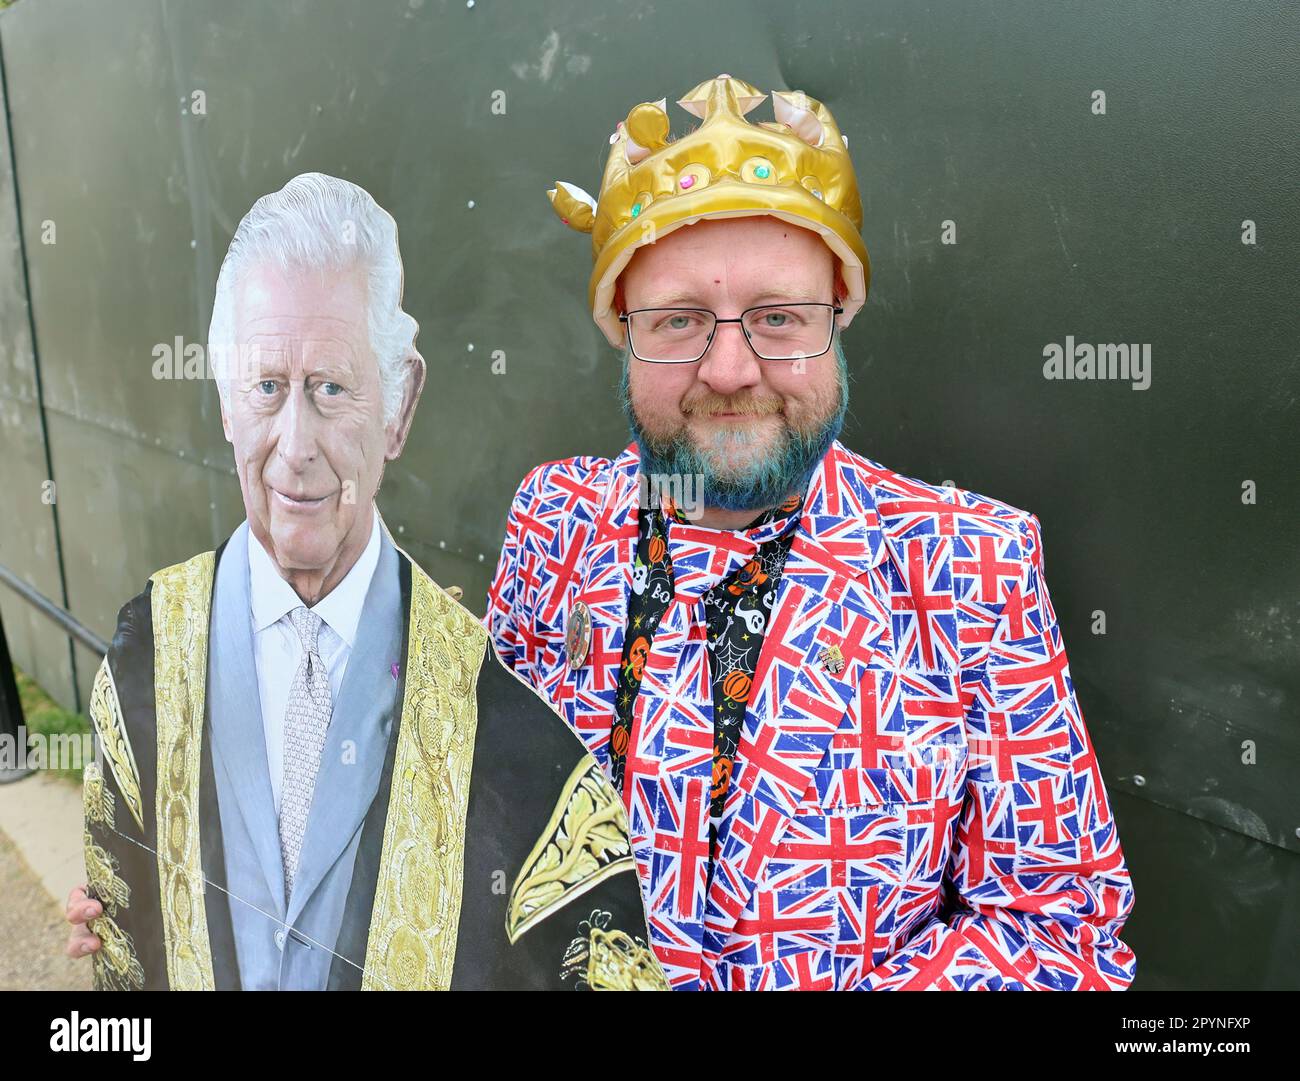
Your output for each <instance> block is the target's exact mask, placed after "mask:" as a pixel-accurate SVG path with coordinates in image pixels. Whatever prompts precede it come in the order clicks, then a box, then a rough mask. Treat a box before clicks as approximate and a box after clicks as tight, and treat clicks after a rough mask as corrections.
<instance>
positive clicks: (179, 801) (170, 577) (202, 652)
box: [150, 552, 215, 991]
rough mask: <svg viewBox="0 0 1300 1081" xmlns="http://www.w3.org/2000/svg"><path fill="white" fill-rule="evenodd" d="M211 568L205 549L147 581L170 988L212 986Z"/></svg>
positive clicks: (161, 879) (160, 866) (160, 857)
mask: <svg viewBox="0 0 1300 1081" xmlns="http://www.w3.org/2000/svg"><path fill="white" fill-rule="evenodd" d="M214 568H215V560H214V559H213V554H212V553H211V552H205V553H203V554H202V555H198V556H195V557H194V558H193V559H191V560H189V561H188V562H186V563H178V564H176V566H174V567H168V568H167V569H166V570H161V571H159V572H158V573H157V574H155V575H154V576H153V578H152V579H151V581H152V582H153V592H152V594H151V595H150V596H151V601H152V609H153V642H154V707H155V712H156V714H157V721H158V797H157V801H156V808H155V813H156V815H157V823H158V882H159V890H160V895H161V898H162V921H163V935H164V939H165V941H166V945H167V982H168V984H169V985H170V987H171V989H172V990H173V991H210V990H212V988H213V986H214V983H213V977H212V946H211V943H210V942H209V940H208V919H207V911H206V909H205V907H204V901H203V856H202V850H201V849H200V847H199V763H200V760H201V752H202V742H203V708H204V694H205V687H206V681H207V673H208V616H209V612H210V609H211V605H212V575H213V571H214Z"/></svg>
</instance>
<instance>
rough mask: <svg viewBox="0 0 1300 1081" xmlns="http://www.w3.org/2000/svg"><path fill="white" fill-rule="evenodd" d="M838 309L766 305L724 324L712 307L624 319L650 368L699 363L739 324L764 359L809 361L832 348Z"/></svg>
mask: <svg viewBox="0 0 1300 1081" xmlns="http://www.w3.org/2000/svg"><path fill="white" fill-rule="evenodd" d="M843 311H844V309H843V308H841V307H838V306H836V305H834V304H816V303H805V302H803V301H797V302H792V303H789V304H763V305H760V306H759V307H757V308H746V309H745V310H744V311H743V312H741V313H740V315H739V316H738V317H736V318H735V319H719V318H718V316H717V314H716V313H714V312H711V311H709V309H708V308H638V309H636V310H635V311H630V312H627V313H626V314H625V315H620V316H619V317H618V320H619V322H620V323H625V324H626V325H627V341H628V345H629V347H630V348H631V350H632V355H633V356H634V357H636V359H637V360H643V361H645V362H646V363H647V364H694V363H695V362H696V361H698V360H700V359H701V358H702V357H703V356H704V354H705V353H707V352H708V351H709V346H710V345H711V344H713V335H714V334H716V333H717V330H718V327H719V326H720V325H721V324H723V323H739V324H740V329H741V330H742V331H743V332H744V335H745V341H747V342H748V343H749V347H750V349H752V350H753V351H754V355H755V356H757V357H758V358H759V359H760V360H807V359H809V358H811V357H819V356H821V355H822V354H823V353H824V352H826V350H828V349H829V348H830V347H831V339H832V337H833V336H834V334H835V317H836V316H837V315H839V314H841V313H842V312H843Z"/></svg>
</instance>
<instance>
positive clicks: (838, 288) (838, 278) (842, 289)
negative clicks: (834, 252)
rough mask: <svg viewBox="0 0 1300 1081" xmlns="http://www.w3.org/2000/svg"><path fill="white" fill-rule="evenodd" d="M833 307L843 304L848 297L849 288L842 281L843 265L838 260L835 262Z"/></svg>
mask: <svg viewBox="0 0 1300 1081" xmlns="http://www.w3.org/2000/svg"><path fill="white" fill-rule="evenodd" d="M833 288H834V291H835V306H836V307H837V308H838V307H839V306H840V305H841V304H843V303H844V299H845V297H847V296H848V295H849V287H848V285H847V284H845V281H844V264H843V263H841V262H840V261H839V260H838V259H836V260H835V285H834V286H833Z"/></svg>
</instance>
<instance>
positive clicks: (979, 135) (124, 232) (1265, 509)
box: [0, 0, 1300, 987]
mask: <svg viewBox="0 0 1300 1081" xmlns="http://www.w3.org/2000/svg"><path fill="white" fill-rule="evenodd" d="M1297 42H1300V15H1298V14H1297V9H1296V7H1295V5H1294V4H1293V3H1290V2H1289V0H1260V2H1257V3H1250V4H1239V5H1225V4H1222V3H1220V2H1218V0H1193V2H1185V3H1174V2H1159V3H1155V2H1153V3H1124V4H1120V3H1086V4H1083V3H1054V4H1042V3H1036V2H1035V3H1031V2H1021V0H997V2H993V0H979V2H958V0H952V2H946V3H916V2H879V0H856V2H851V0H842V2H835V3H816V4H813V3H804V2H790V0H785V2H762V3H752V4H743V3H737V2H716V0H715V2H710V3H708V4H704V3H700V2H687V0H662V2H656V3H649V2H623V3H617V2H608V0H606V2H602V3H595V2H593V3H536V4H532V3H530V4H524V3H502V2H492V0H483V2H479V3H476V4H475V5H474V6H473V7H472V8H470V7H467V6H466V4H465V3H464V2H463V0H454V2H445V3H443V2H437V0H369V2H366V3H346V2H342V0H337V2H328V3H327V2H320V3H310V2H306V0H297V2H283V3H274V4H271V3H254V2H251V0H243V2H233V3H232V2H223V3H217V2H215V0H211V2H205V0H189V2H183V0H117V2H115V3H111V4H107V3H101V2H91V0H78V2H72V0H22V2H20V3H19V4H18V5H17V6H15V7H13V8H12V9H10V10H8V11H7V12H5V13H4V14H3V16H0V46H2V47H3V57H4V64H5V72H6V82H7V102H6V115H7V120H8V124H9V128H10V134H11V137H12V144H13V151H14V153H13V161H12V162H11V161H10V160H9V158H8V148H7V146H6V147H4V149H3V150H0V320H3V323H2V325H0V329H2V333H0V455H2V456H3V457H2V460H3V484H4V493H3V494H4V504H3V509H2V510H0V562H3V563H5V564H6V565H8V566H11V567H13V568H15V569H17V570H18V571H20V572H21V573H22V574H24V575H25V576H26V577H27V578H28V579H29V580H30V581H31V582H32V583H33V584H35V585H36V586H37V587H38V588H39V589H40V590H41V591H42V592H44V593H45V594H46V595H48V596H51V597H53V598H55V599H56V600H59V601H64V600H65V599H66V603H67V604H68V605H69V606H70V607H71V609H72V611H73V612H74V613H75V614H76V615H77V616H78V617H79V618H80V619H82V620H83V621H84V622H86V623H87V624H88V625H90V626H91V627H92V628H93V629H95V630H96V631H97V632H99V633H100V634H104V635H107V634H109V633H111V630H112V626H113V620H114V616H115V614H116V612H117V609H118V606H119V605H120V604H121V603H122V601H123V600H124V599H125V598H126V597H128V596H129V595H131V594H133V593H135V592H136V591H137V590H139V589H140V588H141V586H142V585H143V583H144V581H145V579H146V577H147V576H148V575H149V574H150V573H151V572H152V571H154V570H155V569H157V568H159V567H161V566H164V565H167V564H170V563H172V562H175V561H177V560H180V559H183V558H185V557H187V556H189V555H191V554H193V553H194V552H196V551H199V550H202V549H206V548H210V547H212V546H214V545H216V544H218V543H220V542H221V541H222V540H223V539H224V538H225V537H226V536H227V535H228V533H229V532H230V530H231V529H233V528H234V526H235V525H236V524H237V523H238V522H239V521H240V519H241V517H242V512H241V502H240V497H239V490H238V486H237V484H236V481H235V478H234V476H233V474H232V470H231V460H230V455H229V448H228V447H227V445H226V444H225V443H224V442H223V440H222V436H221V429H220V424H219V419H218V408H217V394H216V389H215V387H214V386H212V385H211V384H205V383H199V382H159V381H156V380H154V379H153V378H152V375H151V366H152V363H153V352H152V351H153V348H154V346H155V345H157V344H159V343H170V342H173V341H174V340H175V339H176V338H177V337H178V336H180V337H181V338H182V339H183V340H184V342H186V343H188V342H201V341H202V340H203V337H204V334H205V331H206V327H207V320H208V315H209V307H210V304H211V298H212V289H213V284H214V281H215V276H216V271H217V268H218V265H219V262H220V259H221V256H222V254H223V253H224V251H225V248H226V245H227V243H228V241H229V238H230V236H231V233H232V231H233V229H234V227H235V224H236V222H237V221H238V220H239V218H240V216H241V215H242V214H243V213H244V212H245V210H247V208H248V207H249V205H250V204H251V203H252V201H253V200H254V199H255V198H256V197H257V196H259V195H261V194H263V193H265V192H267V191H270V190H273V189H275V188H278V187H280V186H281V185H282V184H283V183H284V182H285V181H286V180H287V179H288V178H289V177H291V176H293V175H294V174H296V173H299V172H304V171H307V170H321V171H324V172H329V173H334V174H337V175H340V176H344V177H347V178H349V179H351V180H354V181H356V182H357V183H359V184H361V185H363V186H364V187H366V188H367V189H368V190H370V191H371V192H372V193H373V194H374V195H375V197H376V198H377V199H378V200H379V202H380V203H381V204H382V205H383V206H385V207H386V208H387V209H388V210H390V211H391V212H392V213H393V215H394V216H395V217H396V219H397V221H398V224H399V227H400V230H401V242H402V248H403V255H404V257H405V261H406V282H407V308H408V310H410V311H411V312H412V313H413V314H414V315H415V317H416V318H417V319H418V320H419V322H420V324H421V327H422V330H421V335H420V341H419V344H420V347H421V349H422V351H423V353H424V355H425V357H426V358H427V360H428V361H429V365H430V381H429V386H428V389H427V391H426V394H425V398H424V401H423V402H422V405H421V409H420V414H419V417H418V419H417V422H416V428H415V433H414V436H413V438H412V441H411V444H410V446H409V448H408V450H407V452H406V455H405V457H404V458H403V459H402V460H401V462H400V463H399V465H398V466H397V467H396V468H393V469H391V470H390V472H389V475H388V477H387V478H386V481H385V486H384V490H383V493H382V496H381V507H382V510H383V512H384V514H385V516H386V519H387V520H388V522H389V523H390V525H391V527H392V528H393V529H394V531H395V532H396V533H397V534H398V539H399V541H400V542H401V543H403V545H404V546H405V547H407V548H408V550H409V551H410V552H411V554H412V555H413V556H414V557H415V558H416V559H418V560H419V561H420V562H421V563H423V564H424V565H425V566H426V567H427V568H428V569H429V570H430V571H431V573H433V574H434V576H435V577H436V578H438V579H439V580H440V581H442V582H444V583H446V584H458V585H461V586H463V587H464V588H465V591H466V600H467V602H468V603H470V605H471V606H472V607H474V608H475V609H476V610H479V611H481V610H482V603H483V602H482V597H483V593H484V590H485V587H486V584H487V579H488V575H489V573H490V571H491V569H492V566H493V564H494V563H495V559H496V554H497V549H498V545H499V543H500V540H501V535H502V532H503V527H504V514H505V510H506V507H507V504H508V501H509V498H510V495H511V493H512V492H513V490H514V487H515V485H516V484H517V482H518V480H519V479H520V477H521V476H522V475H523V474H524V472H526V471H527V470H528V469H529V468H531V467H532V466H533V465H535V464H537V463H538V462H540V461H543V460H547V459H552V458H556V457H561V456H566V455H571V454H575V453H592V452H601V453H613V452H615V451H617V450H618V448H619V447H621V446H622V445H623V443H624V442H625V441H626V433H625V431H624V429H623V426H622V422H621V418H620V414H619V411H618V408H617V405H616V398H615V388H616V385H617V377H618V368H617V359H616V356H615V354H614V353H613V352H612V351H611V350H610V349H609V348H608V346H606V345H605V344H604V340H603V338H602V337H601V336H600V335H599V333H598V332H597V330H596V329H595V327H594V325H593V324H592V323H591V322H590V319H589V318H588V316H587V314H586V312H585V310H584V307H583V298H584V297H585V282H586V276H587V271H588V269H589V266H590V263H589V250H588V246H587V243H586V241H585V239H584V238H580V237H577V236H575V235H574V234H572V233H571V232H569V231H568V230H566V229H565V228H564V227H563V226H562V225H560V224H559V223H558V221H556V220H555V218H554V217H553V216H552V214H551V212H550V210H549V208H548V207H547V205H546V200H545V196H544V191H545V189H546V188H547V187H549V186H550V185H551V184H552V183H553V182H554V181H555V180H556V179H557V178H558V179H566V180H570V181H572V182H574V183H577V184H579V185H581V186H583V187H586V188H588V189H590V190H593V191H594V190H595V189H596V187H597V186H598V181H599V174H600V170H601V167H602V164H603V160H604V154H605V151H606V150H607V144H606V139H607V136H608V134H609V132H610V131H611V130H612V129H613V126H614V124H615V122H616V121H618V120H619V119H621V118H622V117H624V116H625V115H626V112H627V110H628V108H629V107H630V106H631V105H633V104H634V103H636V102H639V101H645V100H653V99H657V98H659V97H662V96H666V97H667V98H668V99H669V100H670V101H672V100H675V99H676V98H677V97H680V96H681V94H683V93H684V92H685V91H687V90H688V89H690V88H691V87H692V86H694V85H695V84H696V83H698V82H699V81H701V80H702V79H704V78H706V77H709V76H711V75H715V74H717V73H718V72H721V71H728V72H731V73H733V74H736V75H738V76H741V77H743V78H745V79H746V80H748V81H750V82H753V83H755V84H756V85H758V86H759V87H760V88H763V89H765V90H767V89H772V88H794V89H802V90H806V91H807V92H809V93H810V94H812V95H813V96H814V97H817V98H819V99H821V100H823V101H825V102H826V103H827V104H828V105H829V106H830V107H831V108H832V110H833V111H834V113H835V115H836V117H837V119H838V121H839V124H840V126H841V128H842V129H843V131H844V132H845V133H846V134H847V135H848V136H849V141H850V147H851V150H852V152H853V155H854V157H855V159H856V162H857V166H858V169H859V180H860V185H861V188H862V192H863V199H864V211H865V218H866V222H865V227H864V235H865V238H866V242H867V246H868V249H869V250H870V252H871V255H872V259H873V263H874V278H873V283H872V288H871V295H870V298H869V300H868V304H867V307H866V309H865V310H864V312H863V314H862V315H860V316H859V317H858V319H857V320H856V322H855V323H854V325H853V327H852V328H851V329H850V331H849V332H848V334H847V335H846V338H845V346H846V351H847V353H848V356H849V358H850V362H851V367H852V371H853V378H854V384H853V398H852V408H851V421H850V425H849V428H848V432H847V435H846V437H845V439H846V442H847V443H848V444H849V445H850V446H852V447H854V448H855V449H857V450H858V451H860V452H862V453H864V454H866V455H867V456H869V457H871V458H874V459H877V460H879V461H881V462H883V463H885V464H886V465H889V466H891V467H892V468H895V469H898V470H900V471H902V472H904V473H908V474H911V475H915V476H919V477H922V478H924V479H927V480H930V481H936V482H937V481H951V482H953V483H956V484H958V485H961V486H963V487H967V488H971V489H974V490H975V491H978V492H982V493H985V494H988V495H991V496H995V497H997V498H999V499H1003V500H1005V501H1007V502H1010V503H1012V504H1014V505H1016V506H1019V507H1022V508H1026V509H1028V510H1031V511H1033V512H1034V513H1036V514H1037V515H1038V516H1039V518H1040V519H1041V521H1042V523H1043V527H1044V538H1045V552H1046V558H1047V563H1046V566H1047V569H1048V580H1049V583H1050V585H1051V587H1052V594H1053V599H1054V602H1055V604H1056V607H1057V609H1058V612H1059V614H1060V617H1061V620H1062V627H1063V631H1064V635H1065V642H1066V646H1067V648H1068V650H1069V654H1070V659H1071V670H1072V673H1073V676H1074V679H1075V682H1076V685H1077V687H1078V692H1079V699H1080V702H1081V705H1082V708H1083V710H1084V713H1085V716H1086V718H1087V722H1088V725H1089V728H1090V731H1091V732H1092V734H1093V737H1094V739H1095V742H1096V744H1097V747H1098V753H1099V756H1100V759H1101V762H1102V766H1103V770H1104V773H1105V777H1106V779H1107V783H1108V786H1109V789H1110V791H1111V793H1112V796H1113V799H1114V801H1115V804H1116V808H1117V813H1118V815H1119V817H1120V823H1121V831H1120V832H1121V838H1122V840H1123V843H1124V846H1125V850H1126V854H1127V855H1128V857H1129V862H1130V865H1131V867H1132V868H1133V874H1134V881H1135V886H1136V893H1137V911H1136V914H1135V915H1134V916H1133V917H1132V919H1131V921H1130V924H1129V928H1128V933H1127V934H1126V937H1127V938H1128V939H1129V940H1130V941H1132V943H1133V944H1134V947H1135V949H1136V950H1137V954H1138V984H1137V986H1139V987H1142V986H1146V987H1158V986H1235V987H1244V986H1272V987H1280V986H1289V987H1296V986H1297V985H1298V984H1300V976H1298V975H1297V966H1298V965H1300V911H1298V909H1297V900H1296V898H1297V894H1298V893H1300V858H1298V857H1297V853H1298V852H1300V834H1298V831H1300V795H1298V794H1297V793H1298V787H1297V768H1298V766H1300V717H1298V713H1300V710H1298V707H1297V701H1298V696H1297V691H1298V690H1300V663H1297V662H1298V660H1300V649H1298V647H1297V640H1296V634H1297V628H1298V627H1300V559H1297V556H1298V555H1300V543H1298V542H1297V538H1296V527H1297V521H1298V519H1300V515H1298V514H1297V511H1298V510H1300V498H1298V497H1297V468H1296V466H1297V454H1296V449H1297V445H1298V441H1297V434H1296V420H1297V405H1296V394H1297V384H1298V383H1300V379H1298V378H1297V356H1296V354H1297V346H1296V342H1297V340H1298V339H1297V310H1298V309H1300V305H1298V304H1297V300H1298V299H1300V298H1298V297H1297V288H1296V255H1297V201H1296V195H1295V191H1296V189H1295V178H1296V176H1297V145H1296V132H1297V131H1300V91H1298V89H1297V78H1296V72H1297V69H1298V66H1300V65H1298V63H1297V61H1298V60H1300V56H1298V55H1297ZM1096 90H1103V91H1104V92H1105V94H1106V112H1105V115H1096V114H1095V113H1094V111H1093V109H1092V100H1093V98H1092V95H1093V92H1094V91H1096ZM195 91H202V92H203V94H204V95H205V96H206V103H205V104H206V114H205V115H195V113H194V111H193V110H192V109H191V105H192V104H193V101H194V100H195V99H194V98H193V94H194V92H195ZM501 95H504V103H505V109H504V113H498V112H494V110H493V102H494V100H495V101H500V100H502V97H501ZM674 108H675V107H674ZM769 109H770V105H768V104H765V105H763V106H761V107H760V114H759V115H760V116H763V117H766V116H768V115H770V114H769V113H768V112H767V110H769ZM679 117H680V119H682V120H684V119H686V118H685V115H684V114H679ZM471 204H472V207H471ZM19 215H20V216H21V218H20V217H19ZM1247 220H1249V221H1252V222H1254V223H1255V227H1256V229H1257V234H1258V235H1257V243H1254V244H1249V245H1248V244H1243V243H1242V233H1243V222H1245V221H1247ZM945 221H952V222H954V223H955V225H956V230H957V243H956V244H950V245H945V244H942V243H940V235H941V229H942V227H943V222H945ZM51 226H52V227H53V230H54V234H53V239H54V242H53V243H47V242H46V241H47V240H48V239H50V237H49V236H48V233H49V229H50V227H51ZM20 229H21V237H22V240H23V241H24V243H25V259H24V255H23V251H22V250H21V247H20V244H19V237H20ZM29 305H30V309H29ZM29 310H30V313H31V319H30V321H29V315H28V313H29ZM31 326H34V327H35V335H34V340H33V335H32V334H31V333H30V327H31ZM1067 335H1072V336H1073V337H1074V339H1075V340H1076V341H1079V342H1090V343H1110V342H1134V343H1147V344H1149V345H1150V346H1151V350H1152V370H1151V385H1150V387H1149V388H1148V389H1145V390H1134V389H1132V387H1131V386H1130V384H1128V383H1124V382H1117V381H1094V382H1077V381H1074V382H1054V381H1048V380H1045V379H1044V377H1043V372H1042V365H1043V348H1044V346H1045V345H1047V344H1048V343H1052V342H1058V343H1062V342H1064V341H1065V338H1066V336H1067ZM471 347H472V348H471ZM498 351H500V353H502V354H504V357H505V361H506V373H505V374H504V375H496V374H493V372H492V361H493V358H494V355H495V354H497V353H498ZM38 371H39V373H40V388H39V389H40V394H39V395H38V385H37V378H36V377H37V372H38ZM41 398H43V410H42V408H41ZM42 413H43V416H44V422H45V429H46V430H47V431H48V439H47V438H46V436H45V434H44V432H43V430H42V424H41V419H42ZM47 456H48V460H47ZM51 470H52V474H53V479H54V481H55V482H56V485H57V488H56V491H57V503H56V505H55V506H53V507H52V506H50V505H49V504H48V503H45V502H42V492H43V488H42V485H43V482H44V481H46V480H48V479H50V477H49V473H50V472H51ZM1247 481H1250V482H1253V483H1254V485H1255V490H1256V492H1257V498H1256V501H1255V502H1254V503H1246V502H1243V498H1242V492H1243V484H1244V483H1246V482H1247ZM56 514H57V523H56ZM56 524H57V530H58V532H57V540H58V542H59V543H58V544H56ZM60 544H61V548H62V559H61V561H60V552H59V546H60ZM65 580H66V594H65V592H64V585H65ZM0 603H2V604H3V611H4V614H5V618H6V625H7V626H9V627H10V634H11V637H12V639H13V649H14V653H15V658H16V660H17V662H18V663H19V664H21V665H24V666H25V667H27V668H29V669H31V670H32V671H33V672H35V673H36V675H37V676H38V677H39V678H40V679H41V680H42V682H44V683H45V684H46V685H47V686H48V687H49V688H50V689H51V690H52V691H54V692H55V693H56V694H57V695H58V696H59V697H60V698H62V699H63V700H64V701H66V702H69V703H71V702H73V701H74V699H75V696H74V688H73V682H72V674H71V671H70V662H69V657H70V651H69V648H68V645H67V642H66V639H63V638H62V637H60V636H59V635H57V634H56V633H54V631H53V630H52V629H51V628H50V627H49V626H48V625H47V624H45V623H43V622H42V621H40V620H39V619H38V618H37V617H35V616H32V615H30V614H29V613H28V611H27V610H26V609H25V608H24V607H23V606H22V605H21V603H20V602H19V601H17V600H16V599H15V598H14V597H13V596H12V595H11V594H8V593H7V592H6V593H4V594H3V595H0ZM1099 611H1100V612H1104V613H1105V621H1106V624H1105V626H1106V633H1105V634H1096V633H1094V613H1096V612H1099ZM76 659H77V679H78V682H79V684H80V687H79V690H80V693H81V695H82V697H83V698H84V695H85V692H86V689H87V687H88V681H89V677H90V676H91V674H93V669H94V663H95V662H94V660H93V658H90V657H88V656H87V655H85V654H84V653H83V652H81V651H78V652H77V653H76ZM1246 741H1251V743H1249V744H1247V743H1246ZM1244 746H1245V747H1253V748H1254V760H1253V762H1248V761H1243V755H1245V751H1244V750H1243V747H1244ZM1247 757H1249V756H1247Z"/></svg>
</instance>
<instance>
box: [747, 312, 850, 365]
mask: <svg viewBox="0 0 1300 1081" xmlns="http://www.w3.org/2000/svg"><path fill="white" fill-rule="evenodd" d="M744 325H745V333H746V334H748V335H749V341H750V344H751V345H752V346H753V347H754V352H755V353H757V354H758V355H759V356H760V357H762V358H763V359H764V360H798V359H799V358H800V357H817V356H821V354H823V353H824V352H826V350H827V348H829V346H830V344H831V333H832V331H833V330H834V329H835V309H834V307H833V306H832V305H830V304H770V305H768V306H767V307H765V308H754V309H752V310H750V311H749V312H746V313H745V324H744Z"/></svg>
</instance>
